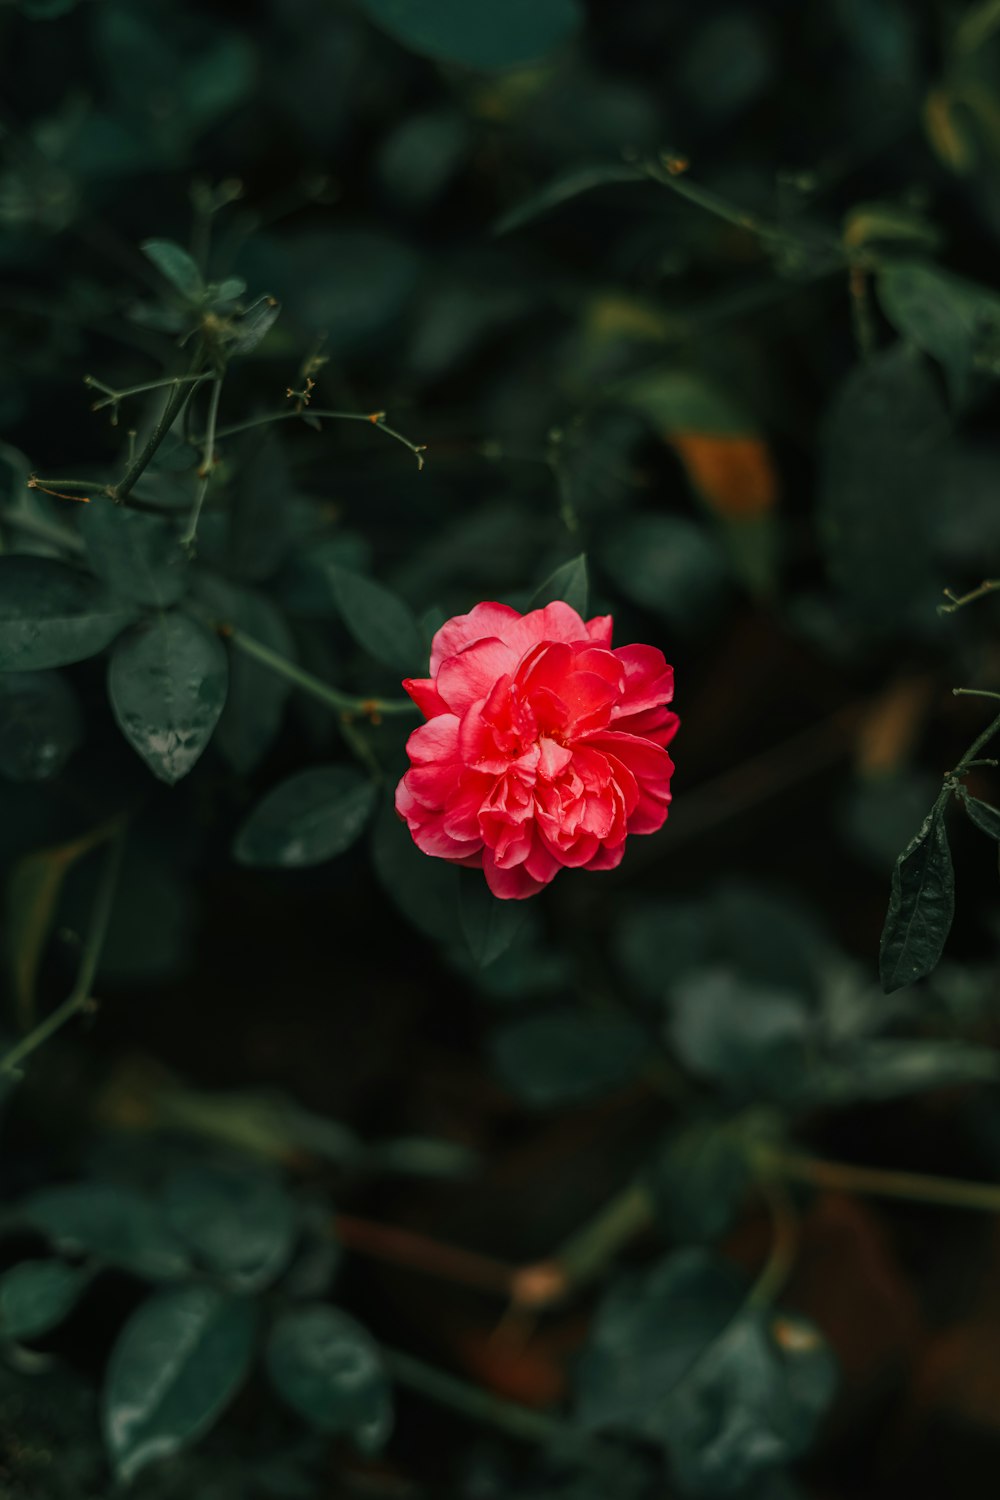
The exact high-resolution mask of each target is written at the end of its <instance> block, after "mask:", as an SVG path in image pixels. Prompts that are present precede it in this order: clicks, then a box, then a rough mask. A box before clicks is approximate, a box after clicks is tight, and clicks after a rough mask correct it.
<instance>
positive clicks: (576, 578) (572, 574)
mask: <svg viewBox="0 0 1000 1500" xmlns="http://www.w3.org/2000/svg"><path fill="white" fill-rule="evenodd" d="M588 593H589V585H588V580H587V558H586V554H585V553H583V552H581V553H580V556H579V557H573V558H570V560H569V562H565V563H563V565H562V567H560V568H556V570H555V572H554V573H553V574H552V575H551V577H549V578H546V580H545V582H544V583H543V584H540V585H539V587H538V588H537V589H536V590H535V592H534V594H533V595H532V597H531V600H530V604H529V608H531V609H541V608H542V606H543V605H545V604H551V603H552V600H553V599H564V600H565V601H566V603H567V604H569V605H571V606H572V608H573V609H575V610H576V612H577V614H578V615H579V616H580V617H581V619H585V618H586V615H587V598H588Z"/></svg>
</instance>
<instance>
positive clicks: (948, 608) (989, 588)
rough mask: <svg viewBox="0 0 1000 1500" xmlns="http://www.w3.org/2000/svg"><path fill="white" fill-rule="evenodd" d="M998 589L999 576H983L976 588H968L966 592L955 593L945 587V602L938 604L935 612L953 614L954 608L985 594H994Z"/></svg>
mask: <svg viewBox="0 0 1000 1500" xmlns="http://www.w3.org/2000/svg"><path fill="white" fill-rule="evenodd" d="M997 589H1000V578H984V579H983V581H982V583H981V584H979V585H978V587H977V588H974V589H970V590H969V592H968V593H967V594H956V593H953V591H952V590H951V589H945V591H944V593H945V598H946V599H947V600H948V601H949V602H948V603H947V604H939V605H938V607H937V612H938V614H939V615H953V614H954V613H955V611H956V610H958V609H963V608H964V607H965V605H966V604H972V603H973V602H974V601H975V600H976V599H982V598H984V597H985V596H986V595H987V594H995V593H996V591H997Z"/></svg>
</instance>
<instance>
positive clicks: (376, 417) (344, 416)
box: [217, 406, 427, 469]
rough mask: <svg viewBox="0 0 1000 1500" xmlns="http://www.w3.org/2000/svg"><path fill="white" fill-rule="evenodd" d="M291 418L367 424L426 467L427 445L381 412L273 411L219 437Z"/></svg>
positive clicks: (226, 429)
mask: <svg viewBox="0 0 1000 1500" xmlns="http://www.w3.org/2000/svg"><path fill="white" fill-rule="evenodd" d="M290 417H326V418H329V419H331V420H335V421H339V422H367V423H368V425H369V426H370V427H376V428H378V430H379V432H384V433H385V434H386V436H387V437H391V438H395V439H396V442H397V443H402V445H403V447H404V448H408V449H409V451H410V452H411V453H412V454H413V456H414V458H415V459H416V460H417V468H418V469H422V468H423V466H424V453H425V452H426V448H427V445H426V443H413V442H411V441H410V439H409V438H408V437H404V436H403V434H402V433H401V432H397V431H396V429H395V427H390V426H389V425H388V423H387V422H386V421H385V420H384V418H385V413H384V412H381V411H372V412H363V411H326V410H323V409H321V408H314V407H311V406H310V407H305V408H304V409H303V410H301V411H299V410H297V409H296V408H294V407H291V408H289V409H288V410H286V411H272V412H268V413H267V414H266V415H265V416H262V417H251V418H249V420H248V421H246V422H234V423H232V424H231V425H230V426H229V427H220V428H219V431H218V433H217V436H218V437H220V438H221V437H233V436H234V435H235V434H236V433H238V432H249V431H250V429H251V428H252V427H266V426H267V424H268V423H269V422H287V421H288V419H289V418H290Z"/></svg>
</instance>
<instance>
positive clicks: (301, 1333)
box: [267, 1303, 392, 1453]
mask: <svg viewBox="0 0 1000 1500" xmlns="http://www.w3.org/2000/svg"><path fill="white" fill-rule="evenodd" d="M267 1368H268V1373H269V1374H270V1376H271V1379H272V1381H273V1382H274V1386H275V1389H276V1390H277V1391H278V1392H279V1394H280V1395H281V1396H282V1398H283V1399H284V1400H285V1401H287V1402H288V1404H289V1406H291V1407H292V1409H293V1410H294V1411H296V1412H298V1414H299V1416H300V1417H303V1418H304V1419H305V1420H306V1421H307V1422H309V1423H310V1424H311V1425H312V1426H313V1427H318V1428H319V1429H320V1430H321V1431H322V1432H342V1433H346V1434H348V1435H349V1436H350V1437H351V1438H353V1440H354V1442H355V1443H356V1444H357V1446H358V1447H359V1448H360V1449H361V1450H362V1452H364V1453H377V1452H378V1451H379V1450H380V1449H381V1448H383V1447H384V1446H385V1442H386V1439H387V1438H388V1436H389V1433H390V1431H391V1429H392V1397H391V1394H390V1391H389V1385H388V1379H387V1376H386V1372H385V1369H384V1366H383V1364H382V1358H381V1355H380V1353H379V1349H378V1345H377V1344H376V1343H375V1341H374V1340H373V1339H372V1338H371V1336H370V1335H369V1334H368V1333H367V1332H366V1331H365V1329H363V1328H362V1327H361V1325H360V1323H357V1322H355V1320H354V1319H353V1318H351V1317H349V1316H348V1314H347V1313H345V1312H341V1310H340V1309H339V1308H337V1307H328V1306H325V1305H321V1304H319V1303H317V1304H315V1305H306V1306H303V1307H296V1308H291V1309H289V1310H288V1311H287V1312H283V1313H281V1314H280V1315H279V1317H278V1318H277V1319H276V1321H275V1323H274V1326H273V1328H272V1329H271V1331H270V1335H269V1337H268V1345H267Z"/></svg>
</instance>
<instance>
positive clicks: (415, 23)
mask: <svg viewBox="0 0 1000 1500" xmlns="http://www.w3.org/2000/svg"><path fill="white" fill-rule="evenodd" d="M362 4H363V6H364V9H365V10H366V11H367V12H368V14H369V15H370V16H371V18H372V20H374V21H377V22H378V24H379V25H380V26H384V27H385V29H386V31H388V33H389V35H390V36H393V37H395V38H396V39H397V40H398V41H400V42H402V43H403V45H404V46H405V47H412V48H413V50H414V51H415V52H420V53H424V54H426V55H427V56H428V57H433V58H437V59H439V60H441V61H444V62H455V63H460V64H462V65H463V66H464V67H467V68H509V67H513V66H514V65H515V64H517V63H526V62H533V61H535V60H536V59H537V58H540V57H542V56H543V55H544V54H545V53H546V52H551V51H552V49H553V48H554V47H557V46H559V45H560V44H561V43H563V42H565V41H567V40H568V39H569V37H570V36H572V34H573V32H574V31H575V30H576V28H577V26H578V25H579V22H580V19H581V17H580V12H579V10H578V8H577V3H576V0H509V3H508V4H507V5H505V6H504V8H503V9H502V10H494V9H493V7H491V6H475V7H471V8H470V7H469V6H467V5H463V4H462V3H461V0H362Z"/></svg>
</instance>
